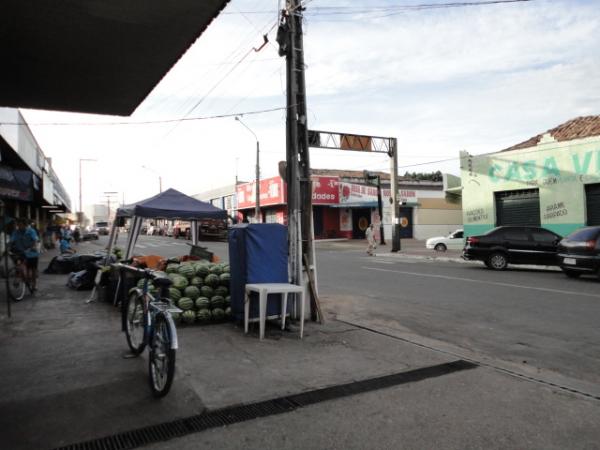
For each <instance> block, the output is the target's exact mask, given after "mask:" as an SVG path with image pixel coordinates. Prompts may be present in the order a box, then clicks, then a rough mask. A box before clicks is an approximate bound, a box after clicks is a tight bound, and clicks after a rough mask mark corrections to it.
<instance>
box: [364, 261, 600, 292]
mask: <svg viewBox="0 0 600 450" xmlns="http://www.w3.org/2000/svg"><path fill="white" fill-rule="evenodd" d="M362 268H363V269H367V270H378V271H380V272H392V273H399V274H401V275H414V276H417V277H428V278H440V279H443V280H455V281H466V282H467V283H480V284H492V285H494V286H503V287H511V288H517V289H532V290H534V291H543V292H552V293H555V294H567V295H579V296H581V297H592V298H600V295H599V294H588V293H586V292H574V291H563V290H560V289H551V288H543V287H536V286H525V285H522V284H512V283H502V282H500V281H484V280H476V279H474V278H462V277H451V276H449V275H434V274H430V273H419V272H406V271H403V270H391V269H381V268H379V267H365V266H363V267H362Z"/></svg>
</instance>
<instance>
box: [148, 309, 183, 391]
mask: <svg viewBox="0 0 600 450" xmlns="http://www.w3.org/2000/svg"><path fill="white" fill-rule="evenodd" d="M172 341H173V336H172V335H171V327H170V326H169V323H168V321H167V318H166V317H165V315H164V314H162V313H159V314H157V315H156V317H155V323H154V333H153V335H152V340H151V343H150V357H149V358H148V370H149V375H150V376H149V379H150V389H152V394H154V396H155V397H164V396H165V395H167V393H168V392H169V389H171V384H172V383H173V378H174V377H175V354H176V350H175V349H173V348H171V342H172Z"/></svg>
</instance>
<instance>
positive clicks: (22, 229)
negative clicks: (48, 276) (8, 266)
mask: <svg viewBox="0 0 600 450" xmlns="http://www.w3.org/2000/svg"><path fill="white" fill-rule="evenodd" d="M39 241H40V238H39V236H38V235H37V233H36V232H35V230H34V229H33V228H31V226H28V225H27V221H26V220H25V219H18V220H17V229H16V230H15V231H13V233H12V235H11V237H10V245H11V250H12V251H13V252H15V253H16V254H17V258H18V259H20V260H24V262H25V279H26V280H28V281H29V286H30V288H31V291H32V292H34V291H36V290H37V287H36V285H37V276H38V259H39V257H40V253H39V251H38V242H39Z"/></svg>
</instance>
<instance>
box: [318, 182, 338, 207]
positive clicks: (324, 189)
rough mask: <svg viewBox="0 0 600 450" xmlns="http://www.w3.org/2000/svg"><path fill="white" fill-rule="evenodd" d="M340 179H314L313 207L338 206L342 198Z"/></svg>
mask: <svg viewBox="0 0 600 450" xmlns="http://www.w3.org/2000/svg"><path fill="white" fill-rule="evenodd" d="M339 184H340V179H339V178H338V177H312V202H313V205H337V204H338V203H339V197H340V188H339Z"/></svg>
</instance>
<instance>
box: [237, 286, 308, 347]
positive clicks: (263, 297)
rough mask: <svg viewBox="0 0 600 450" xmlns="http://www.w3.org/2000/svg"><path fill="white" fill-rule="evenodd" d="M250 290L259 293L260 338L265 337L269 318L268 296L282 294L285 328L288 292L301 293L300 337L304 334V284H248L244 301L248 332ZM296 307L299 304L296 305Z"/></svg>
mask: <svg viewBox="0 0 600 450" xmlns="http://www.w3.org/2000/svg"><path fill="white" fill-rule="evenodd" d="M250 292H257V293H258V320H259V327H260V339H264V337H265V321H266V320H267V296H268V295H269V294H281V329H282V330H283V329H284V328H285V315H286V313H287V298H288V294H299V297H300V339H302V335H303V334H304V289H303V288H302V286H297V285H295V284H289V283H253V284H247V285H246V298H245V301H244V332H245V333H246V334H247V333H248V320H249V317H250V295H249V294H250ZM295 306H296V308H297V307H298V305H297V304H296V305H295Z"/></svg>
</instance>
